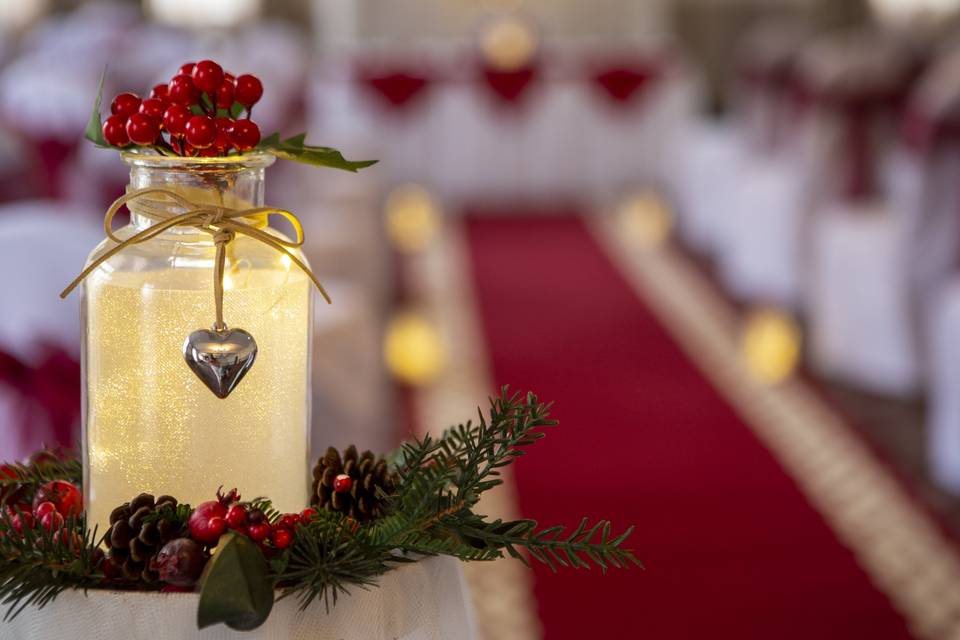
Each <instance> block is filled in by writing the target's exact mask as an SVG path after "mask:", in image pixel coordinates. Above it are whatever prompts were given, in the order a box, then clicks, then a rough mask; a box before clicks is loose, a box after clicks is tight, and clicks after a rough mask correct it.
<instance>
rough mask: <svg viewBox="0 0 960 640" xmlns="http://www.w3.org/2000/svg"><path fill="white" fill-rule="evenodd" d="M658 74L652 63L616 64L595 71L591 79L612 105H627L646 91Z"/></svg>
mask: <svg viewBox="0 0 960 640" xmlns="http://www.w3.org/2000/svg"><path fill="white" fill-rule="evenodd" d="M658 75H659V73H658V71H657V69H656V68H655V67H653V66H652V65H645V64H634V65H618V66H612V67H608V68H605V69H600V70H599V71H596V72H595V73H594V74H593V76H592V78H591V80H592V82H593V83H594V86H595V87H596V88H597V89H598V90H599V91H600V93H601V94H602V95H604V96H605V97H607V98H609V99H610V103H611V104H613V105H614V106H623V107H626V106H629V105H630V104H632V103H633V102H634V101H636V100H637V99H639V98H640V97H641V96H642V95H643V94H644V93H646V91H647V89H648V88H649V86H650V85H651V84H652V83H653V81H654V80H656V78H657V76H658Z"/></svg>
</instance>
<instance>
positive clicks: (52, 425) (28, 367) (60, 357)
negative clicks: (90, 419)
mask: <svg viewBox="0 0 960 640" xmlns="http://www.w3.org/2000/svg"><path fill="white" fill-rule="evenodd" d="M37 352H38V353H39V359H38V360H37V362H36V364H28V363H26V362H24V361H22V360H20V359H19V358H17V357H16V356H14V355H12V354H10V353H7V352H5V351H0V384H2V385H5V386H7V387H8V388H9V389H11V390H12V391H13V392H14V393H15V394H16V395H17V399H18V407H17V412H18V414H19V416H18V418H19V420H18V421H19V424H18V425H9V427H11V428H13V427H15V428H19V429H22V430H24V431H25V432H29V431H34V430H37V429H38V428H40V427H42V426H43V425H46V426H48V427H49V429H50V431H51V432H52V434H53V437H54V439H55V442H49V443H47V444H48V445H51V446H53V445H58V446H62V447H70V446H73V445H75V444H76V436H77V427H78V425H79V419H80V384H81V383H80V363H79V362H77V360H76V359H75V358H74V357H72V356H71V355H70V354H68V353H67V352H66V351H64V350H63V349H61V348H59V347H55V346H53V345H48V344H47V345H40V347H38V349H37Z"/></svg>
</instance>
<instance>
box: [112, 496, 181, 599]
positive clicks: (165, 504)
mask: <svg viewBox="0 0 960 640" xmlns="http://www.w3.org/2000/svg"><path fill="white" fill-rule="evenodd" d="M176 507H177V499H176V498H172V497H170V496H160V497H159V498H157V499H156V500H154V498H153V496H152V495H150V494H149V493H141V494H140V495H138V496H137V497H136V498H134V499H133V500H131V501H130V502H125V503H123V504H122V505H120V506H119V507H117V508H116V509H114V510H113V511H112V512H111V513H110V529H109V531H107V535H106V536H104V544H105V545H106V547H107V558H108V559H109V561H110V563H111V564H113V565H114V567H115V568H116V569H118V572H117V573H118V574H121V575H122V576H123V578H124V579H125V580H130V581H137V580H144V581H146V582H156V581H157V580H159V576H158V574H157V572H156V571H154V570H153V569H151V568H150V560H151V559H152V558H153V557H154V556H155V555H156V554H157V553H158V552H159V551H160V549H162V548H163V545H165V544H166V543H168V542H170V541H171V540H173V539H174V538H177V537H179V536H180V535H181V534H182V533H183V532H184V531H185V530H186V526H185V523H184V522H182V521H181V520H179V519H178V518H177V517H176V515H175V514H176Z"/></svg>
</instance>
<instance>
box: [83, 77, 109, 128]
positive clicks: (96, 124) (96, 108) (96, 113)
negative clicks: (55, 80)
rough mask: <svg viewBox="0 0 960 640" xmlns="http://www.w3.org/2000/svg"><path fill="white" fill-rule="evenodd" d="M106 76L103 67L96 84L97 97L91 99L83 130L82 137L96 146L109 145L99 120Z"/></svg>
mask: <svg viewBox="0 0 960 640" xmlns="http://www.w3.org/2000/svg"><path fill="white" fill-rule="evenodd" d="M106 77H107V70H106V69H104V70H103V73H101V74H100V84H99V85H98V86H97V99H96V100H94V101H93V113H91V114H90V120H88V121H87V128H86V129H84V131H83V137H84V138H86V139H87V140H89V141H90V142H92V143H93V144H95V145H97V146H98V147H109V146H110V145H109V144H107V140H106V139H105V138H104V137H103V123H102V122H100V103H101V102H102V101H103V81H104V79H105V78H106Z"/></svg>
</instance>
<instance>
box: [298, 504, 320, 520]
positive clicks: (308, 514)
mask: <svg viewBox="0 0 960 640" xmlns="http://www.w3.org/2000/svg"><path fill="white" fill-rule="evenodd" d="M315 515H317V510H316V509H313V508H310V507H308V508H306V509H304V510H303V511H301V512H300V522H310V521H311V520H313V517H314V516H315Z"/></svg>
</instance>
